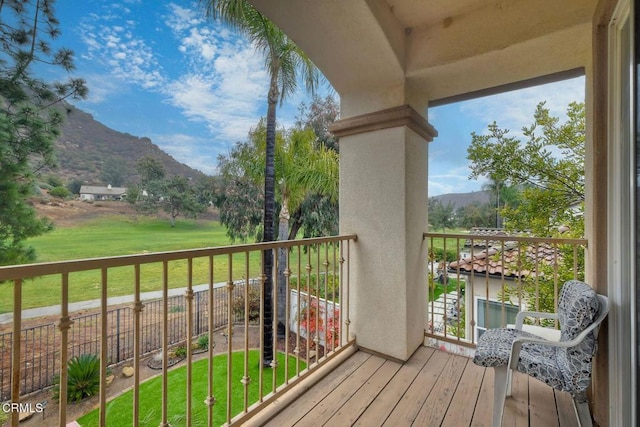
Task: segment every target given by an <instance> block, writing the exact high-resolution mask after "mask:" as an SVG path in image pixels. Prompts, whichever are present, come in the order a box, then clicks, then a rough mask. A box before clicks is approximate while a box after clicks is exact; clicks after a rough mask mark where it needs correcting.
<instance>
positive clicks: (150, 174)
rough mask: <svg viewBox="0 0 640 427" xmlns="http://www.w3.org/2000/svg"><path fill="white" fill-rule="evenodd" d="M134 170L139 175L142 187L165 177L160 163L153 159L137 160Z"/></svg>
mask: <svg viewBox="0 0 640 427" xmlns="http://www.w3.org/2000/svg"><path fill="white" fill-rule="evenodd" d="M136 170H137V171H138V173H139V174H140V182H141V183H142V185H143V186H144V185H146V184H149V183H152V182H154V181H158V180H162V179H164V177H165V176H166V175H167V171H166V170H165V168H164V165H163V164H162V162H161V161H160V160H158V159H155V158H153V157H143V158H141V159H140V160H138V163H137V164H136Z"/></svg>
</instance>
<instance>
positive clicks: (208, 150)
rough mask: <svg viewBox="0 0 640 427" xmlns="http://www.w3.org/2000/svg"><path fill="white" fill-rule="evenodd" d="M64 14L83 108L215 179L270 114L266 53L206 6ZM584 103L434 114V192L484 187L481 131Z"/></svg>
mask: <svg viewBox="0 0 640 427" xmlns="http://www.w3.org/2000/svg"><path fill="white" fill-rule="evenodd" d="M56 11H57V12H56V16H57V17H58V19H59V20H60V22H61V29H62V36H61V37H60V38H59V41H58V42H57V44H59V45H61V46H65V47H68V48H71V49H73V50H74V52H75V55H76V70H75V71H74V73H73V74H74V75H75V76H78V77H82V78H84V79H85V80H86V81H87V84H88V87H89V90H90V95H89V98H88V99H87V100H86V101H82V102H78V103H76V105H77V106H78V107H79V108H81V109H82V110H84V111H86V112H88V113H91V114H92V115H93V116H94V118H95V119H96V120H98V121H100V122H102V123H103V124H105V125H107V126H109V127H111V128H113V129H115V130H118V131H120V132H127V133H129V134H132V135H135V136H138V137H143V136H146V137H149V138H151V140H152V141H153V142H154V143H155V144H156V145H158V146H160V147H161V148H162V149H163V150H165V151H166V152H167V153H169V154H171V155H172V156H173V157H175V158H176V159H177V160H178V161H181V162H183V163H186V164H188V165H190V166H192V167H194V168H196V169H199V170H201V171H203V172H205V173H208V174H214V173H215V172H216V164H217V156H218V154H220V153H222V154H224V153H226V152H227V151H228V150H229V148H230V147H231V146H232V145H233V144H234V143H235V142H236V141H242V140H245V139H246V136H247V133H248V131H249V129H250V128H251V127H252V126H254V125H255V124H256V123H257V122H258V120H259V118H260V117H261V116H263V115H265V113H266V91H267V85H268V79H267V75H266V73H265V71H264V69H263V64H264V63H263V59H262V57H261V56H260V55H259V54H256V53H255V51H254V49H253V47H252V46H251V44H250V43H248V42H247V41H246V40H244V39H243V38H242V37H240V36H238V35H237V34H235V33H234V32H233V31H231V30H229V29H228V28H227V27H226V26H224V25H222V24H220V23H214V22H212V21H211V20H207V19H205V18H204V16H203V13H202V10H201V9H200V8H199V6H198V3H197V2H192V1H188V0H175V1H157V0H121V1H116V2H113V1H105V0H83V1H65V0H63V1H58V2H57V3H56ZM324 92H325V93H328V92H329V89H325V90H324ZM583 99H584V79H583V78H578V79H573V80H570V81H565V82H562V83H555V84H552V85H546V86H541V87H536V88H530V89H526V90H521V91H517V92H511V93H505V94H502V95H498V96H492V97H487V98H480V99H476V100H473V101H468V102H464V103H458V104H452V105H447V106H442V107H437V108H432V109H430V110H429V121H430V122H431V123H432V124H433V125H434V126H435V127H436V129H438V131H439V137H438V138H437V139H436V140H434V142H432V143H431V144H430V147H429V153H430V159H429V195H430V196H432V195H437V194H442V193H449V192H466V191H473V190H479V189H480V187H481V183H479V182H475V181H473V182H472V181H468V179H467V176H468V174H469V171H468V168H467V161H466V147H467V146H468V145H469V142H470V141H471V136H470V134H471V132H472V131H476V132H478V133H481V132H483V131H484V130H486V128H487V125H488V124H489V123H491V122H493V121H494V120H495V121H497V122H498V124H499V125H500V126H501V127H503V128H508V129H511V130H512V131H513V132H516V133H517V132H519V130H520V129H521V128H522V126H524V125H528V124H529V123H530V122H531V118H532V116H533V112H534V110H535V106H536V104H537V103H538V102H540V101H543V100H547V105H548V106H549V107H550V108H551V111H552V113H554V114H557V115H562V114H563V113H564V111H565V109H566V106H567V105H568V104H569V102H571V101H582V100H583ZM303 101H305V102H307V103H308V102H309V101H310V97H309V96H308V95H307V94H306V93H304V90H301V91H300V92H299V93H298V94H297V95H295V96H293V97H291V98H290V99H289V100H288V101H287V102H286V103H285V104H284V105H283V106H282V108H280V110H279V111H278V119H279V126H284V127H289V126H291V125H292V124H293V123H294V120H295V115H296V113H297V110H298V106H299V105H300V103H301V102H303Z"/></svg>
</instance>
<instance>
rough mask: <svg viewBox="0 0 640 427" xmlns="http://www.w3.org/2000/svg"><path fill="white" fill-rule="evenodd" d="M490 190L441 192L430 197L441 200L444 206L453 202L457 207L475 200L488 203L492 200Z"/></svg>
mask: <svg viewBox="0 0 640 427" xmlns="http://www.w3.org/2000/svg"><path fill="white" fill-rule="evenodd" d="M491 197H492V196H491V193H490V192H489V191H473V192H471V193H450V194H441V195H439V196H433V197H430V199H434V200H439V201H440V202H441V203H442V204H443V205H444V206H446V205H447V204H449V202H451V203H452V204H453V206H454V208H455V209H458V208H461V207H464V206H466V205H468V204H470V203H473V202H476V201H477V202H480V203H487V202H488V201H489V200H491Z"/></svg>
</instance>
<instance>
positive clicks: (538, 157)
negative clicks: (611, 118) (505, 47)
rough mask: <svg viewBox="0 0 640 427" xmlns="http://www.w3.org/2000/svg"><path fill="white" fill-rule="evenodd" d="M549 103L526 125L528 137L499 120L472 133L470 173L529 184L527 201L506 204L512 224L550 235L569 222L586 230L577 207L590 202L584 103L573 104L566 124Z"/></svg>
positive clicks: (575, 228) (507, 221)
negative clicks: (586, 198)
mask: <svg viewBox="0 0 640 427" xmlns="http://www.w3.org/2000/svg"><path fill="white" fill-rule="evenodd" d="M544 105H545V104H544V102H543V103H540V104H538V106H537V108H536V112H535V114H534V123H533V124H532V125H531V126H529V127H525V128H523V135H524V139H525V140H524V141H521V140H520V139H519V138H517V137H513V136H509V135H508V133H509V131H508V130H504V129H500V128H499V127H498V125H497V124H496V122H494V123H492V124H491V125H489V133H488V134H484V135H480V134H476V133H475V132H474V133H472V135H471V136H472V141H471V145H470V147H469V149H468V155H467V158H468V159H469V160H470V161H471V166H470V167H471V174H470V178H471V179H476V178H478V177H486V178H490V179H493V180H495V181H499V182H503V183H505V184H507V185H512V186H513V185H515V186H522V187H523V188H524V189H523V191H522V193H521V204H519V205H518V206H513V207H512V206H505V207H504V208H503V209H501V212H500V213H501V215H502V216H503V218H504V220H505V226H506V227H507V228H509V229H512V230H531V231H532V232H533V233H535V234H536V235H540V236H549V235H552V234H553V233H554V230H556V229H557V227H558V226H559V225H568V226H569V227H570V228H571V229H572V230H573V232H574V233H575V235H582V234H583V232H584V225H583V217H582V215H575V210H574V209H571V208H572V207H577V208H578V209H579V210H581V209H583V205H584V157H585V144H584V140H585V130H584V129H585V127H584V125H585V122H584V120H585V116H584V104H583V103H575V102H574V103H571V104H570V105H569V107H568V108H567V121H566V122H565V123H559V119H558V118H557V117H552V116H551V115H550V113H549V110H548V109H547V108H545V106H544Z"/></svg>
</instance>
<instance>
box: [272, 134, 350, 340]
mask: <svg viewBox="0 0 640 427" xmlns="http://www.w3.org/2000/svg"><path fill="white" fill-rule="evenodd" d="M315 139H316V135H315V133H314V132H313V130H311V129H306V130H300V129H294V130H293V131H291V132H290V133H289V134H288V135H287V136H286V138H285V140H284V144H280V145H276V177H277V179H276V182H277V184H278V193H279V195H280V203H281V207H280V215H279V218H278V219H279V224H278V239H279V240H286V239H287V238H288V237H289V231H290V230H289V219H290V214H291V213H293V212H295V211H297V210H298V209H299V208H300V205H302V203H303V202H304V200H305V198H306V197H308V196H311V195H321V196H326V197H328V198H329V199H330V200H331V201H336V200H337V198H338V185H339V178H338V169H339V167H338V153H337V152H336V151H334V150H332V149H330V148H328V147H325V146H320V147H314V142H315ZM292 238H295V236H292ZM286 256H287V252H286V249H280V250H279V251H278V283H277V289H278V291H277V302H278V307H281V309H280V310H278V334H279V335H281V336H283V335H284V325H285V323H286V321H287V319H286V316H285V311H284V309H283V307H285V305H286V301H287V300H286V293H287V284H286V279H285V274H284V272H285V267H286V262H287V259H286Z"/></svg>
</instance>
